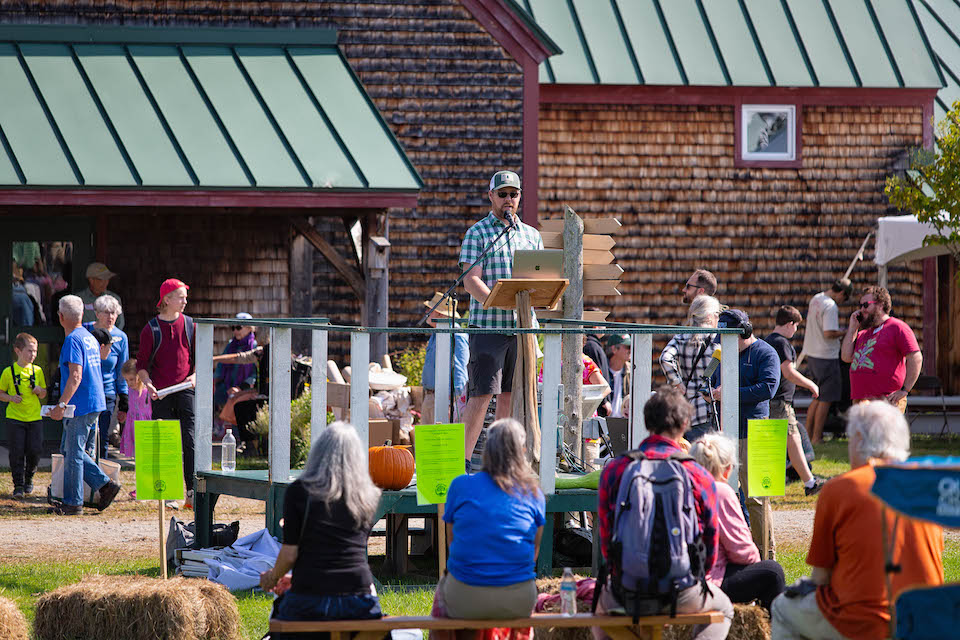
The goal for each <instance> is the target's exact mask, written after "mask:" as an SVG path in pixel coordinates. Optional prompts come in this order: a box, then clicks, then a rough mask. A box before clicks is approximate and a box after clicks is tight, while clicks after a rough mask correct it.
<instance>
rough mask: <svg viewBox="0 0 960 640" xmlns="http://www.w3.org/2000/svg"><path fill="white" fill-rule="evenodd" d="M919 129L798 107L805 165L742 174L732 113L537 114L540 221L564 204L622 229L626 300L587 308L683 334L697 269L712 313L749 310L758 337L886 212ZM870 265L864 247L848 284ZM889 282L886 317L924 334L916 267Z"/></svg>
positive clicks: (834, 268)
mask: <svg viewBox="0 0 960 640" xmlns="http://www.w3.org/2000/svg"><path fill="white" fill-rule="evenodd" d="M922 121H923V118H922V112H921V109H920V108H919V107H918V108H905V107H884V108H851V107H804V109H803V122H802V128H801V133H802V136H803V150H802V158H803V168H801V169H741V168H736V167H734V163H733V144H734V110H733V108H732V107H729V106H689V107H686V106H675V107H671V106H629V107H626V106H606V105H603V106H594V105H544V106H542V107H541V109H540V202H541V217H543V216H547V217H556V216H558V215H559V214H560V212H561V211H562V207H563V205H564V204H568V205H570V206H571V207H573V208H574V209H575V210H576V211H577V212H578V213H580V214H581V215H583V216H584V217H587V216H609V215H615V216H617V217H618V218H620V221H621V222H622V223H623V225H624V229H622V230H621V234H620V235H619V236H618V237H617V246H616V247H614V249H613V253H614V255H615V256H616V258H617V262H618V263H619V264H620V265H621V266H622V267H623V269H624V270H625V272H626V273H625V274H624V278H623V283H622V285H621V287H620V291H621V293H622V294H623V295H622V296H621V297H619V298H596V299H592V300H588V301H587V302H586V304H587V305H592V304H596V305H597V306H601V307H604V308H608V307H610V305H611V304H612V305H613V313H612V315H611V319H613V320H618V321H631V322H651V323H665V324H666V323H670V324H672V323H681V322H682V321H683V319H684V317H685V314H686V309H685V308H684V305H683V304H682V303H681V300H680V294H679V292H678V288H679V287H680V286H682V285H683V283H684V282H685V279H686V278H687V277H688V276H689V274H690V273H691V272H692V271H693V270H694V269H695V268H697V267H705V268H707V269H710V270H711V271H713V272H714V274H716V276H717V279H718V280H719V282H720V287H719V290H718V292H717V295H718V297H719V298H720V300H721V302H723V303H725V304H728V305H731V306H734V307H740V308H743V309H744V310H746V311H747V313H749V314H750V316H751V319H753V320H754V322H753V324H754V326H755V327H756V328H757V331H758V332H759V333H760V334H761V335H765V334H766V333H768V332H769V331H770V330H771V329H772V328H773V315H774V314H775V312H776V309H777V308H778V307H779V305H781V304H791V305H794V306H796V307H797V308H799V309H800V310H801V312H802V313H804V315H806V306H807V302H808V301H809V298H810V297H811V296H812V295H813V294H815V293H816V292H818V291H822V290H823V289H825V288H826V287H827V286H828V285H829V283H830V282H832V281H833V280H835V279H836V278H839V277H841V276H842V275H843V273H844V271H846V269H847V266H848V265H849V264H850V261H851V260H852V259H853V256H854V254H855V253H856V251H857V249H858V248H859V247H860V243H861V242H863V239H864V237H865V236H866V234H867V233H868V232H869V231H871V230H872V229H873V228H874V225H875V221H876V219H877V218H878V217H879V216H883V215H891V214H896V213H897V212H896V211H895V210H894V209H893V208H892V207H890V205H889V204H888V202H887V200H886V197H885V196H884V195H883V186H884V180H885V178H886V176H887V175H889V174H890V173H891V171H892V170H893V166H894V165H895V164H896V163H897V161H898V160H899V158H900V156H901V154H902V152H903V150H904V148H906V147H911V146H919V145H920V144H921V142H922V134H923V132H922ZM872 255H873V244H872V243H871V244H870V245H869V247H868V250H867V252H866V257H867V260H866V261H864V262H862V263H861V264H860V265H858V266H857V267H856V268H855V270H854V271H853V273H852V275H851V278H852V279H853V281H854V284H855V285H856V286H857V287H861V286H865V285H867V284H872V283H876V281H877V271H876V268H875V265H874V264H873V262H872V261H871V258H872ZM889 282H890V285H891V289H892V291H891V295H892V297H893V302H894V311H893V313H894V314H895V315H897V316H899V317H901V318H903V319H904V320H906V321H907V322H908V323H909V324H910V326H911V327H912V328H913V329H914V331H915V332H916V334H917V337H918V338H920V337H922V322H921V318H922V281H921V269H920V263H911V264H910V265H909V266H908V267H907V268H896V269H891V271H890V279H889ZM858 296H859V294H858ZM852 312H853V306H852V304H848V305H845V306H844V307H842V309H841V314H843V315H844V316H849V314H850V313H852ZM844 325H845V322H844ZM802 331H803V327H802V325H801V334H800V335H798V337H797V338H795V340H794V342H795V343H796V344H797V345H798V349H799V345H800V344H801V336H802Z"/></svg>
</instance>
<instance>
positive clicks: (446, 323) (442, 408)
mask: <svg viewBox="0 0 960 640" xmlns="http://www.w3.org/2000/svg"><path fill="white" fill-rule="evenodd" d="M437 327H438V328H442V329H448V328H451V327H453V320H452V319H448V318H438V319H437ZM436 337H437V340H436V344H435V347H436V348H435V350H434V373H433V375H434V378H433V380H434V385H433V389H434V391H433V401H434V404H433V407H434V408H433V421H434V423H436V424H447V423H448V422H449V416H450V403H451V402H452V401H453V398H451V397H450V375H451V372H452V370H453V368H452V366H451V362H450V341H451V340H454V339H455V338H454V337H453V334H452V333H438V334H436ZM514 379H516V378H514Z"/></svg>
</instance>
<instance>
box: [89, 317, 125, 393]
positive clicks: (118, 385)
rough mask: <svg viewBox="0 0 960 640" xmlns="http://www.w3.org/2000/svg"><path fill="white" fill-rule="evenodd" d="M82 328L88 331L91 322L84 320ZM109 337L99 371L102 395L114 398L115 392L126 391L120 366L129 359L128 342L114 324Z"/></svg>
mask: <svg viewBox="0 0 960 640" xmlns="http://www.w3.org/2000/svg"><path fill="white" fill-rule="evenodd" d="M83 328H84V329H86V330H87V331H89V330H90V329H92V328H93V323H92V322H84V323H83ZM110 338H111V339H112V340H113V342H112V343H111V344H110V355H109V356H107V359H106V360H101V361H100V371H101V373H102V375H103V395H105V396H106V397H108V398H115V397H116V396H117V394H120V393H127V381H126V380H124V379H123V374H121V373H120V368H121V367H123V363H124V362H126V361H127V360H129V359H130V343H129V341H128V340H127V334H125V333H124V332H123V331H120V329H117V327H116V325H114V327H113V329H110Z"/></svg>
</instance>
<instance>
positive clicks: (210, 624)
mask: <svg viewBox="0 0 960 640" xmlns="http://www.w3.org/2000/svg"><path fill="white" fill-rule="evenodd" d="M34 635H35V637H36V640H68V639H69V640H85V639H88V638H89V639H90V640H94V639H96V640H136V639H137V638H143V639H144V640H146V639H148V638H149V639H151V640H214V639H217V640H220V639H221V638H222V639H223V640H236V639H238V638H239V613H238V612H237V606H236V602H234V600H233V596H231V595H230V594H229V592H225V591H223V592H222V591H220V590H218V589H213V588H209V583H207V581H206V580H185V579H183V578H176V579H173V580H159V579H156V578H146V577H143V576H91V577H88V578H85V579H84V580H83V581H81V582H79V583H77V584H72V585H66V586H63V587H60V588H59V589H56V590H55V591H51V592H50V593H47V594H45V595H44V596H42V597H41V598H40V599H38V600H37V605H36V617H35V619H34Z"/></svg>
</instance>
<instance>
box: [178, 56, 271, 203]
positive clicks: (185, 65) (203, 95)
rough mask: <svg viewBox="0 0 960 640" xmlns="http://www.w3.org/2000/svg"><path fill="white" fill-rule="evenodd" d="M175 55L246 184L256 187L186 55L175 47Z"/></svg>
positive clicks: (254, 180)
mask: <svg viewBox="0 0 960 640" xmlns="http://www.w3.org/2000/svg"><path fill="white" fill-rule="evenodd" d="M177 54H178V55H179V56H180V64H182V65H183V68H184V69H186V71H187V75H188V76H190V81H191V82H193V86H194V88H195V89H196V90H197V94H199V96H200V99H201V100H203V103H204V104H205V105H206V107H207V111H209V112H210V115H211V117H213V121H214V122H216V123H217V127H218V128H219V129H220V134H221V135H222V136H223V139H224V140H226V142H227V146H228V147H230V151H231V152H233V156H234V158H236V160H237V163H238V164H239V165H240V168H241V169H242V170H243V175H245V176H246V177H247V182H249V183H250V186H252V187H256V186H257V179H256V178H254V176H253V172H252V171H250V167H248V166H247V161H246V160H244V159H243V154H241V153H240V149H239V148H238V147H237V143H236V142H234V141H233V137H232V136H231V135H230V132H229V131H227V126H226V125H225V124H223V120H221V119H220V114H219V113H217V109H216V107H214V106H213V101H212V100H211V99H210V96H208V95H207V91H206V89H204V88H203V84H202V83H201V82H200V78H198V77H197V73H196V72H195V71H194V70H193V66H191V64H190V61H189V60H187V54H185V53H184V52H183V47H181V46H179V45H177Z"/></svg>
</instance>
